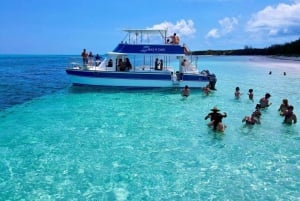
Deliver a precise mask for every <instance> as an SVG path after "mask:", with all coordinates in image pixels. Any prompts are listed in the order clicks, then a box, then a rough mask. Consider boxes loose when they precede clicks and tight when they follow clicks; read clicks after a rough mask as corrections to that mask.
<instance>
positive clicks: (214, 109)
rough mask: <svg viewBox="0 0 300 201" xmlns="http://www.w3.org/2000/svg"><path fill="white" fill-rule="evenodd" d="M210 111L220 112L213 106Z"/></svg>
mask: <svg viewBox="0 0 300 201" xmlns="http://www.w3.org/2000/svg"><path fill="white" fill-rule="evenodd" d="M211 111H216V112H218V111H220V110H219V109H218V108H217V107H216V106H215V107H214V108H213V109H211Z"/></svg>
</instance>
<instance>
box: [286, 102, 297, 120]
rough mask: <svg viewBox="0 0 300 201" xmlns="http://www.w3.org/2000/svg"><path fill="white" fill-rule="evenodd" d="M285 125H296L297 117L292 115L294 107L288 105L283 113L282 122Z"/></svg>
mask: <svg viewBox="0 0 300 201" xmlns="http://www.w3.org/2000/svg"><path fill="white" fill-rule="evenodd" d="M283 123H285V124H292V123H294V124H295V123H297V116H296V114H295V113H294V106H292V105H290V106H289V107H288V109H287V111H286V112H285V113H284V121H283Z"/></svg>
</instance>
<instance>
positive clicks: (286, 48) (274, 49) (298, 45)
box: [192, 38, 300, 56]
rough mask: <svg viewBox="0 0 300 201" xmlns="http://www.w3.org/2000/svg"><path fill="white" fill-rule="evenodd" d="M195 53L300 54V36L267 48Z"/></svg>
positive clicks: (194, 52) (200, 52)
mask: <svg viewBox="0 0 300 201" xmlns="http://www.w3.org/2000/svg"><path fill="white" fill-rule="evenodd" d="M192 54H193V55H281V56H300V38H299V39H298V40H295V41H293V42H289V43H285V44H282V45H271V46H270V47H267V48H252V47H249V46H245V48H244V49H236V50H203V51H192Z"/></svg>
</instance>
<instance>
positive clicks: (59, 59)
mask: <svg viewBox="0 0 300 201" xmlns="http://www.w3.org/2000/svg"><path fill="white" fill-rule="evenodd" d="M78 60H80V57H79V56H55V55H0V80H1V82H0V94H1V99H0V110H2V109H5V108H8V107H11V106H13V105H16V104H21V103H24V102H26V101H29V100H32V99H34V98H37V97H40V96H43V95H47V94H51V93H53V92H56V91H58V90H61V89H64V88H66V87H67V86H69V81H68V79H67V76H66V74H65V72H64V69H65V68H66V66H68V65H70V62H72V61H75V62H76V61H78Z"/></svg>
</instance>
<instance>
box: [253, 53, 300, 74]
mask: <svg viewBox="0 0 300 201" xmlns="http://www.w3.org/2000/svg"><path fill="white" fill-rule="evenodd" d="M249 61H250V62H253V63H255V64H256V65H259V66H262V67H266V68H268V69H270V70H271V69H274V70H275V69H280V70H282V71H283V72H285V71H287V72H297V73H298V72H299V73H300V58H299V57H282V56H253V57H251V58H250V59H249Z"/></svg>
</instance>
